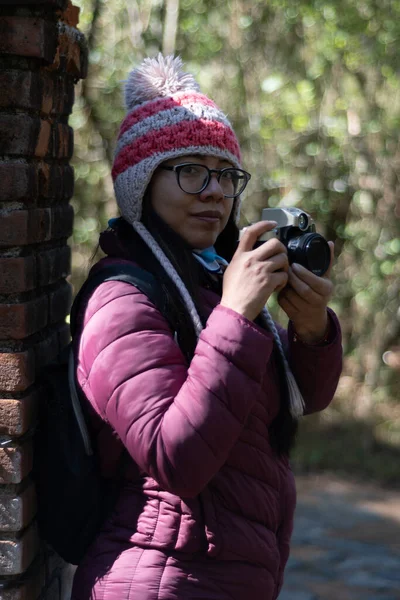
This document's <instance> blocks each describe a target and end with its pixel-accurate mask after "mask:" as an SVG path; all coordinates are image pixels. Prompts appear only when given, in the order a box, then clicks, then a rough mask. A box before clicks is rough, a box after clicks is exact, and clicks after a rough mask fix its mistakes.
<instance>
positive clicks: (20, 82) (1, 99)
mask: <svg viewBox="0 0 400 600" xmlns="http://www.w3.org/2000/svg"><path fill="white" fill-rule="evenodd" d="M0 89H1V90H2V94H1V95H0V107H1V108H11V109H15V108H20V109H24V110H26V111H29V112H40V113H42V114H43V115H52V116H57V115H69V114H70V113H71V111H72V106H73V103H74V82H73V79H72V78H71V77H67V76H65V75H59V74H54V75H50V73H47V72H46V71H18V70H17V69H7V70H6V69H5V70H3V71H1V72H0Z"/></svg>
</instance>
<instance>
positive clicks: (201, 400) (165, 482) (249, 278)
mask: <svg viewBox="0 0 400 600" xmlns="http://www.w3.org/2000/svg"><path fill="white" fill-rule="evenodd" d="M126 100H127V106H128V114H127V116H126V118H125V119H124V121H123V123H122V126H121V130H120V134H119V139H118V144H117V148H116V155H115V162H114V167H113V178H114V185H115V193H116V198H117V202H118V205H119V208H120V211H121V214H122V218H120V219H117V220H115V221H113V223H112V226H111V227H110V229H109V230H107V231H106V232H105V233H104V234H103V235H102V237H101V246H102V248H103V250H104V252H105V253H106V254H107V255H108V258H106V259H103V260H102V261H100V263H99V264H98V265H95V267H94V269H93V270H94V272H95V271H96V269H99V268H101V265H103V264H105V263H107V262H110V261H116V260H117V261H131V262H134V263H136V264H138V265H139V266H141V267H142V268H143V269H145V270H147V271H149V272H151V273H152V274H153V275H154V276H155V278H156V279H157V280H158V282H159V285H160V286H161V287H162V289H163V291H164V298H165V310H163V311H161V312H160V310H158V309H157V308H156V307H155V306H154V305H153V304H152V303H151V302H150V300H149V299H148V298H147V297H146V296H145V295H144V294H142V293H141V292H140V291H139V290H138V289H137V288H135V287H133V286H131V285H129V284H127V283H122V282H106V283H103V284H101V285H100V286H99V287H98V288H97V289H96V290H95V292H94V293H93V294H92V296H91V297H90V298H89V299H88V300H87V304H86V306H85V309H84V311H83V313H82V326H81V330H82V333H81V336H80V340H79V344H78V346H77V349H76V353H77V363H78V367H77V376H78V382H79V384H80V386H81V388H82V390H83V392H84V394H85V397H86V399H87V402H88V406H89V407H90V409H91V411H92V423H93V428H94V430H95V432H96V433H95V438H96V443H97V449H98V452H99V455H100V458H101V465H102V469H103V472H104V473H105V474H108V475H110V474H112V473H115V472H116V471H118V464H119V462H118V456H119V455H120V454H121V448H122V447H125V448H126V450H127V451H128V454H129V460H127V461H126V464H125V466H124V469H123V481H122V483H121V487H120V492H119V496H118V499H117V503H116V506H115V508H114V510H113V512H112V514H111V515H110V517H109V519H108V520H107V521H106V523H105V524H104V526H103V527H102V530H101V531H100V532H99V535H98V536H97V538H96V540H95V541H94V543H93V544H92V546H91V548H90V549H89V551H88V554H87V556H86V557H85V559H84V561H83V563H82V564H81V565H80V566H79V567H78V570H77V573H76V576H75V581H74V589H73V594H72V598H73V600H87V599H89V598H91V599H96V600H117V599H118V600H120V599H124V600H156V599H159V600H177V599H184V600H194V599H205V598H207V599H215V600H225V599H226V600H228V599H233V598H234V599H235V600H244V599H246V600H249V599H251V600H261V599H262V600H272V599H274V598H277V596H278V594H279V591H280V588H281V586H282V581H283V571H284V567H285V564H286V561H287V558H288V554H289V542H290V536H291V532H292V525H293V512H294V507H295V487H294V481H293V475H292V472H291V470H290V466H289V462H288V455H289V450H290V447H291V445H292V443H293V438H294V435H295V430H296V425H297V420H298V417H299V415H300V414H301V413H302V412H305V413H311V412H314V411H318V410H321V409H323V408H325V407H326V406H327V405H328V404H329V402H330V401H331V399H332V397H333V394H334V391H335V389H336V385H337V382H338V378H339V374H340V370H341V345H340V330H339V325H338V322H337V319H336V317H335V315H334V314H333V313H332V311H330V310H329V309H327V302H328V300H329V297H330V295H331V292H332V284H331V282H330V280H329V278H328V275H325V276H324V277H322V278H321V277H317V276H316V275H314V274H312V273H311V272H309V271H307V270H305V269H304V268H302V267H300V266H296V265H292V266H291V267H289V264H288V257H287V251H286V248H285V246H284V245H283V244H281V243H280V242H279V241H278V240H276V239H274V240H270V241H268V242H266V243H264V244H262V245H261V246H259V247H258V248H256V249H253V247H254V245H255V242H256V240H257V238H258V237H259V236H260V235H261V234H263V233H264V232H266V231H268V230H270V229H272V228H273V227H274V225H275V224H274V223H272V222H265V221H264V222H260V223H257V224H255V225H252V226H250V227H249V228H247V230H246V231H245V233H244V235H243V236H242V237H241V240H240V243H239V245H238V246H237V239H238V229H237V225H236V223H237V219H238V216H239V210H240V201H239V196H240V194H241V193H242V191H243V190H244V188H245V186H246V184H247V182H248V179H249V175H248V174H247V173H246V172H245V171H244V170H243V169H242V167H241V162H240V151H239V145H238V142H237V139H236V136H235V134H234V132H233V130H232V128H231V125H230V123H229V121H228V120H227V118H226V117H225V116H224V115H223V114H222V112H221V111H220V110H219V109H218V107H217V106H216V105H215V104H214V103H213V102H212V101H211V100H210V99H209V98H207V97H206V96H204V95H203V94H201V93H200V92H199V89H198V86H197V84H196V82H195V81H194V79H193V78H192V76H190V75H188V74H185V73H183V72H182V70H181V61H180V59H173V58H172V57H168V58H163V57H162V56H161V55H160V56H159V57H158V58H157V59H153V60H152V59H146V60H145V61H144V62H143V64H142V65H141V66H140V67H139V68H138V69H136V70H134V71H133V72H132V73H131V75H130V79H129V81H128V83H127V86H126ZM331 246H333V244H331ZM331 250H333V248H331ZM274 292H278V293H279V302H280V305H281V306H282V308H283V310H284V311H285V312H286V313H287V315H288V317H289V319H290V322H289V326H288V330H287V331H285V330H283V329H282V328H280V327H278V326H275V324H274V323H273V321H272V319H271V317H270V316H269V313H268V312H267V311H264V310H263V309H264V305H265V304H266V302H267V300H268V298H269V297H270V296H271V294H272V293H274ZM277 328H278V329H277ZM289 365H290V368H289Z"/></svg>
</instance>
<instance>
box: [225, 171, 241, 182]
mask: <svg viewBox="0 0 400 600" xmlns="http://www.w3.org/2000/svg"><path fill="white" fill-rule="evenodd" d="M222 178H223V179H226V180H228V181H237V180H238V175H237V173H236V171H224V172H223V173H222Z"/></svg>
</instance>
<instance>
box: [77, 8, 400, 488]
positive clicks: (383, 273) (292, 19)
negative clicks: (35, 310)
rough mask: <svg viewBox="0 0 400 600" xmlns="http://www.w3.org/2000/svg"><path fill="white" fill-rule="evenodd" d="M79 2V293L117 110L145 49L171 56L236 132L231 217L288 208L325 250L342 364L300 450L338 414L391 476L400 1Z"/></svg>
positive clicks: (100, 219)
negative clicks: (239, 158) (236, 184)
mask: <svg viewBox="0 0 400 600" xmlns="http://www.w3.org/2000/svg"><path fill="white" fill-rule="evenodd" d="M75 4H77V5H78V6H80V7H81V19H80V27H81V29H82V30H83V31H84V33H85V34H86V36H87V39H88V43H89V46H90V68H89V76H88V78H87V79H86V80H85V81H84V82H82V83H81V84H80V88H79V90H78V97H77V101H76V105H75V110H74V114H73V116H72V118H71V124H72V126H73V127H74V128H75V157H74V167H75V172H76V191H75V197H74V200H73V204H74V208H75V211H76V219H75V231H74V236H73V240H72V245H73V251H74V252H73V279H72V281H73V284H74V286H75V288H77V287H79V285H80V283H81V282H82V280H83V278H84V277H85V276H86V274H87V271H88V268H89V264H90V256H91V255H92V253H93V250H94V249H95V247H96V244H97V237H98V233H99V231H100V230H101V229H102V228H104V227H105V226H106V224H107V220H108V218H110V217H112V216H115V215H116V206H115V202H114V198H113V189H112V181H111V177H110V169H111V164H112V159H113V147H114V141H115V138H116V135H117V132H118V127H119V125H120V123H121V120H122V118H123V116H124V115H125V109H124V106H123V95H122V91H121V90H122V87H123V81H124V79H125V78H126V77H127V74H128V72H129V70H130V69H131V68H133V67H134V66H136V65H137V64H138V63H139V62H140V60H141V59H142V58H144V57H145V56H155V55H156V54H157V53H158V52H159V51H163V52H164V53H173V52H175V53H178V54H180V55H181V56H182V58H183V60H184V62H185V63H186V66H187V69H188V70H190V71H192V72H193V73H194V74H195V76H196V77H197V80H198V81H199V83H200V85H201V88H202V90H203V91H204V92H205V93H207V94H209V95H210V96H211V97H212V98H213V99H214V100H215V101H216V102H217V104H219V105H220V106H221V107H222V108H223V109H224V111H225V112H226V113H227V114H228V116H229V118H230V120H231V121H232V123H233V125H234V127H235V130H236V132H237V134H238V137H239V139H240V140H241V143H242V151H243V156H244V160H243V164H244V166H245V168H246V169H247V170H249V171H250V172H251V173H252V180H251V182H250V186H249V190H248V193H247V195H246V198H245V200H244V208H243V213H242V223H243V224H246V223H248V222H249V221H253V220H256V219H257V218H259V215H260V210H261V208H262V207H265V206H267V205H269V206H278V205H279V206H300V207H301V208H303V209H305V210H307V211H308V212H310V213H311V214H312V215H313V217H314V218H315V220H316V221H317V227H318V231H320V232H321V233H323V234H324V235H325V236H327V237H328V239H333V240H334V241H335V243H336V257H337V261H336V266H335V270H334V275H333V277H334V280H335V284H336V292H335V297H334V299H333V300H332V303H331V305H332V307H333V308H334V309H335V310H336V311H337V313H338V314H339V317H340V320H341V323H342V326H343V331H344V347H345V356H346V363H345V370H344V373H343V377H342V380H341V384H340V386H339V390H338V395H337V396H338V401H337V402H336V403H335V404H334V406H333V407H332V408H331V409H330V410H329V411H328V412H327V413H324V416H322V417H317V421H318V423H317V424H315V423H314V425H315V427H314V426H313V425H311V429H312V430H311V429H307V430H305V429H304V431H305V433H303V434H302V435H303V438H302V439H303V441H304V444H303V445H302V444H300V450H299V456H302V454H301V453H302V448H305V447H306V446H307V443H306V441H307V440H309V439H311V438H312V436H313V435H314V434H315V432H317V434H316V435H317V436H319V437H320V438H321V431H322V429H321V428H323V427H325V428H331V433H332V435H333V436H334V437H335V439H336V440H338V439H340V433H339V430H340V428H343V424H344V423H345V422H346V423H357V427H359V426H361V427H362V430H360V435H358V434H357V436H358V437H359V439H360V452H361V455H360V457H357V458H355V459H354V460H355V461H358V460H360V462H362V461H363V458H362V453H363V452H365V451H366V450H367V451H369V453H370V455H372V454H373V453H374V452H375V453H377V456H378V462H377V471H379V470H381V472H382V477H381V479H382V480H384V481H386V480H387V481H391V480H392V478H393V479H395V474H396V473H397V474H398V468H397V467H396V469H394V470H392V469H391V468H389V467H387V465H384V464H382V463H385V460H384V459H383V460H381V454H379V453H380V452H381V450H382V447H383V446H385V447H386V448H387V449H388V451H389V452H397V451H398V450H399V449H400V402H399V392H400V385H399V384H400V380H399V379H400V378H399V375H400V370H399V369H400V364H399V363H400V308H399V304H400V302H399V299H400V260H399V259H400V146H399V129H400V80H399V58H398V57H399V50H400V1H399V0H379V2H378V0H359V1H358V2H353V1H352V0H335V1H333V0H331V1H328V0H297V1H296V0H294V1H293V0H269V1H268V2H266V1H265V0H251V1H250V0H227V1H226V2H221V3H220V2H218V3H216V2H214V1H211V0H114V1H113V2H106V1H105V0H75ZM271 308H272V310H275V312H276V314H277V316H278V317H282V315H279V311H278V309H277V307H276V306H274V305H273V304H272V307H271ZM310 422H311V423H312V420H311V421H310ZM304 427H310V425H308V426H304ZM322 437H323V438H325V439H324V444H325V442H326V437H327V436H325V435H324V436H322ZM350 438H351V439H352V441H353V443H354V442H355V440H354V439H353V438H354V435H353V434H352V435H350ZM300 441H301V440H300ZM342 450H343V448H342ZM338 451H340V447H339V448H331V449H329V450H328V451H327V452H328V453H329V455H330V456H331V454H332V452H334V453H337V452H338ZM310 452H311V451H310ZM399 452H400V450H399ZM304 456H305V458H304V461H303V462H304V464H306V463H307V464H311V465H313V466H315V467H319V466H324V461H325V460H326V454H325V453H324V451H323V450H322V449H319V450H318V448H317V451H316V450H315V444H314V450H313V451H312V452H311V455H310V454H307V452H306V454H305V455H304ZM299 460H300V459H299ZM300 462H301V460H300ZM328 462H329V461H328ZM350 462H351V461H350ZM372 462H373V461H372ZM387 469H388V470H387ZM367 473H368V471H367ZM378 476H379V473H378Z"/></svg>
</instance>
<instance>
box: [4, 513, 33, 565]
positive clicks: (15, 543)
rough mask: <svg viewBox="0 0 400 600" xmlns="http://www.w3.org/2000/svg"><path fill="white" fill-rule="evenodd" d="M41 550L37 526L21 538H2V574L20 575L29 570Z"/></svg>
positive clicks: (25, 532)
mask: <svg viewBox="0 0 400 600" xmlns="http://www.w3.org/2000/svg"><path fill="white" fill-rule="evenodd" d="M39 548H40V540H39V536H38V533H37V528H36V526H35V524H33V525H31V526H30V527H29V528H28V529H27V530H26V531H24V533H23V534H22V535H21V537H12V536H9V537H5V536H4V537H2V538H0V574H1V575H19V574H20V573H23V572H24V571H26V570H27V568H28V567H29V566H30V564H31V563H32V562H33V560H34V558H35V557H36V555H37V553H38V552H39Z"/></svg>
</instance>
